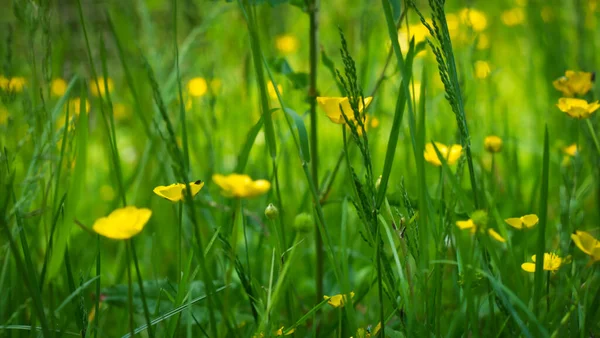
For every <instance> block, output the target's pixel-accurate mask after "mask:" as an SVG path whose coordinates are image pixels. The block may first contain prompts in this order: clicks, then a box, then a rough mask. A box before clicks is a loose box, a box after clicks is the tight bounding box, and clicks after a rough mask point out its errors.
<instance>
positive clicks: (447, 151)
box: [424, 142, 463, 167]
mask: <svg viewBox="0 0 600 338" xmlns="http://www.w3.org/2000/svg"><path fill="white" fill-rule="evenodd" d="M435 146H436V147H437V148H438V150H439V151H440V154H442V156H443V157H444V159H446V162H447V163H448V165H453V164H455V163H456V162H457V161H458V159H459V158H460V155H462V149H463V148H462V146H461V145H460V144H453V145H451V146H450V147H448V146H446V145H445V144H443V143H439V142H435ZM424 156H425V161H427V162H429V163H431V164H433V165H435V166H437V167H439V166H441V165H442V161H441V160H440V159H439V157H438V155H437V153H436V152H435V148H434V147H433V143H427V144H426V145H425V154H424Z"/></svg>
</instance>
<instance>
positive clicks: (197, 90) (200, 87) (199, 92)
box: [187, 77, 208, 97]
mask: <svg viewBox="0 0 600 338" xmlns="http://www.w3.org/2000/svg"><path fill="white" fill-rule="evenodd" d="M187 87H188V93H189V94H190V95H191V96H194V97H200V96H203V95H204V94H206V91H207V89H208V84H207V83H206V80H205V79H204V78H202V77H195V78H193V79H191V80H190V81H188V84H187Z"/></svg>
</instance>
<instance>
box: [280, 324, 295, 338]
mask: <svg viewBox="0 0 600 338" xmlns="http://www.w3.org/2000/svg"><path fill="white" fill-rule="evenodd" d="M294 331H296V329H291V330H290V331H289V332H288V333H286V334H283V326H282V327H280V328H279V330H277V331H275V335H276V336H289V335H291V334H292V333H294Z"/></svg>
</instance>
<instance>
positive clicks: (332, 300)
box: [323, 291, 354, 307]
mask: <svg viewBox="0 0 600 338" xmlns="http://www.w3.org/2000/svg"><path fill="white" fill-rule="evenodd" d="M352 298H354V291H352V292H350V299H352ZM323 299H325V300H327V304H329V305H331V306H333V307H340V306H344V304H346V300H347V295H342V294H339V295H335V296H323Z"/></svg>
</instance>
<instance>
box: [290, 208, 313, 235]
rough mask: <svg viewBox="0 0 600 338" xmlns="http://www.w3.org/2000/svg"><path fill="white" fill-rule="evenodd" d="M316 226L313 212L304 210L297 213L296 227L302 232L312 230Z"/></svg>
mask: <svg viewBox="0 0 600 338" xmlns="http://www.w3.org/2000/svg"><path fill="white" fill-rule="evenodd" d="M313 227H314V222H313V217H312V216H311V214H309V213H306V212H303V213H301V214H298V215H296V218H295V219H294V229H295V230H296V231H298V232H300V233H306V232H311V231H312V229H313Z"/></svg>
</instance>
